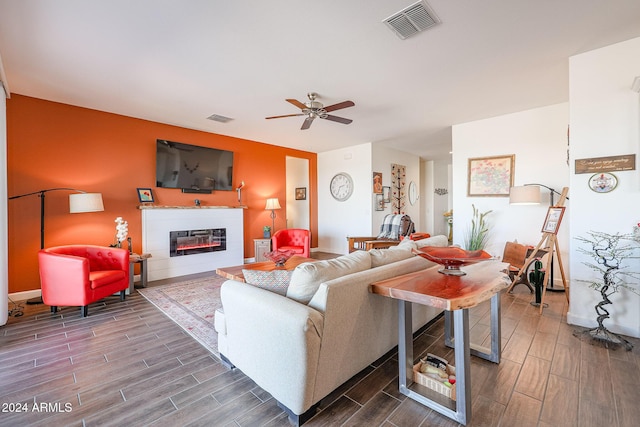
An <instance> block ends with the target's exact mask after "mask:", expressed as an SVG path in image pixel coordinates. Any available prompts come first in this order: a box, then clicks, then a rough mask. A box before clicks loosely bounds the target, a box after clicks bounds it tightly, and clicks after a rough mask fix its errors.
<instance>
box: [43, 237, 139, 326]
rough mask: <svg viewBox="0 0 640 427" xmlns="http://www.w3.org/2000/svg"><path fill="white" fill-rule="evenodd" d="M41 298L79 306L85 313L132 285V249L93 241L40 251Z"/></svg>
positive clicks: (55, 308) (53, 308)
mask: <svg viewBox="0 0 640 427" xmlns="http://www.w3.org/2000/svg"><path fill="white" fill-rule="evenodd" d="M38 265H39V269H40V283H41V286H42V301H44V303H45V304H47V305H50V306H51V312H52V313H55V312H57V311H58V306H80V307H81V313H82V317H86V316H87V315H88V311H89V304H90V303H92V302H95V301H97V300H100V299H102V298H105V297H107V296H109V295H112V294H114V293H116V292H120V301H124V296H125V290H126V289H127V288H128V287H129V251H127V250H126V249H119V248H109V247H104V246H93V245H68V246H56V247H53V248H47V249H42V250H40V252H38Z"/></svg>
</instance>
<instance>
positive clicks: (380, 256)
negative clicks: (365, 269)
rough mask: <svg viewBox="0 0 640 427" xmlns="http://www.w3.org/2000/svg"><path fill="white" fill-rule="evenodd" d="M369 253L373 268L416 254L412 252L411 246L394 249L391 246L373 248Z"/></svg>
mask: <svg viewBox="0 0 640 427" xmlns="http://www.w3.org/2000/svg"><path fill="white" fill-rule="evenodd" d="M392 248H393V246H392ZM369 254H370V255H371V268H376V267H381V266H383V265H387V264H391V263H392V262H398V261H402V260H403V259H407V258H411V257H412V256H415V255H414V254H413V253H411V249H410V248H404V249H394V250H391V248H389V249H371V250H370V251H369Z"/></svg>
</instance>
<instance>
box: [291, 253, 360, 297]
mask: <svg viewBox="0 0 640 427" xmlns="http://www.w3.org/2000/svg"><path fill="white" fill-rule="evenodd" d="M370 268H371V255H369V252H365V251H356V252H353V253H350V254H349V255H343V256H340V257H338V258H334V259H328V260H324V261H316V262H305V263H302V264H300V265H299V266H297V267H296V268H295V270H293V274H292V275H291V281H290V282H289V288H288V289H287V298H291V299H293V300H295V301H298V302H300V303H302V304H308V303H309V301H311V298H312V297H313V295H314V294H315V293H316V291H317V290H318V287H319V286H320V284H321V283H323V282H326V281H328V280H332V279H335V278H338V277H341V276H346V275H348V274H352V273H357V272H359V271H363V270H368V269H370Z"/></svg>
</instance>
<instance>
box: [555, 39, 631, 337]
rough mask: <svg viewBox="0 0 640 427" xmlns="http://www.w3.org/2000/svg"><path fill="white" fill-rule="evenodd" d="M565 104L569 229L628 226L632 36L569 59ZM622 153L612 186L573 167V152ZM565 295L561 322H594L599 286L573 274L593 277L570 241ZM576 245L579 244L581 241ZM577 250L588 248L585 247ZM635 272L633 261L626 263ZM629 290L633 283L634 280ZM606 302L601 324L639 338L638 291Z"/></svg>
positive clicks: (576, 155)
mask: <svg viewBox="0 0 640 427" xmlns="http://www.w3.org/2000/svg"><path fill="white" fill-rule="evenodd" d="M569 65H570V71H569V76H570V98H569V101H570V105H571V114H570V117H571V151H570V160H571V168H572V169H571V171H572V174H571V188H572V191H571V193H572V195H573V196H575V197H574V198H575V200H574V198H572V199H571V206H572V210H571V212H570V221H571V234H572V235H573V236H584V237H586V232H588V231H602V232H607V233H611V234H615V233H621V234H626V233H631V232H632V228H633V226H634V225H636V224H638V222H640V172H639V170H638V168H640V164H639V163H638V162H639V161H640V156H638V152H639V151H640V149H639V146H640V95H639V94H638V93H634V92H632V91H631V90H630V87H631V83H632V82H633V79H634V78H635V77H636V76H639V75H640V38H636V39H632V40H628V41H626V42H622V43H617V44H615V45H612V46H608V47H605V48H602V49H598V50H595V51H591V52H587V53H584V54H581V55H577V56H574V57H572V58H570V62H569ZM624 154H635V155H636V169H635V170H633V171H626V172H613V174H614V175H616V176H617V177H618V187H617V188H616V189H615V190H613V191H612V192H610V193H607V194H600V193H595V192H593V191H591V190H590V189H589V187H588V185H587V182H588V180H589V178H590V177H591V175H592V174H588V173H587V174H577V175H576V174H574V173H573V171H574V164H575V160H576V159H584V158H591V157H605V156H615V155H624ZM570 243H571V246H570V248H571V254H572V257H571V260H570V269H571V277H572V281H571V301H570V308H569V314H568V315H567V318H568V321H569V323H574V324H578V325H582V326H589V327H593V326H596V325H597V323H596V321H595V319H596V313H595V311H594V306H595V305H596V304H597V303H598V302H599V301H600V294H599V292H597V291H595V290H592V289H590V288H588V287H587V286H586V285H585V284H584V283H581V282H578V279H582V280H589V279H592V278H593V279H601V277H597V275H596V273H594V272H592V271H591V270H590V269H589V268H587V267H586V266H584V265H583V264H582V263H583V262H585V261H593V260H592V259H591V258H590V257H588V256H586V255H584V254H580V253H578V252H577V249H578V247H581V244H580V243H579V242H577V241H575V240H572V241H571V242H570ZM582 247H583V246H582ZM585 249H588V248H586V247H585ZM627 265H628V266H629V270H630V271H636V272H639V271H640V261H639V260H632V261H631V262H629V263H628V264H627ZM635 286H636V289H637V290H640V283H638V282H637V281H635ZM610 299H611V300H612V301H613V305H610V306H607V309H608V310H609V311H610V312H611V319H609V320H607V321H606V322H605V326H606V327H608V328H609V329H611V330H612V331H614V332H618V333H623V334H625V335H630V336H635V337H640V297H639V296H638V295H635V294H633V293H631V292H627V291H624V290H623V291H621V292H619V293H617V294H614V295H613V296H612V297H611V298H610Z"/></svg>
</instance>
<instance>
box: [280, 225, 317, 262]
mask: <svg viewBox="0 0 640 427" xmlns="http://www.w3.org/2000/svg"><path fill="white" fill-rule="evenodd" d="M310 247H311V233H310V232H309V230H304V229H302V228H287V229H284V230H278V231H276V232H275V233H274V234H273V236H272V237H271V250H274V251H275V250H281V251H287V250H288V251H293V252H294V255H300V256H303V257H307V258H309V252H310Z"/></svg>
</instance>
